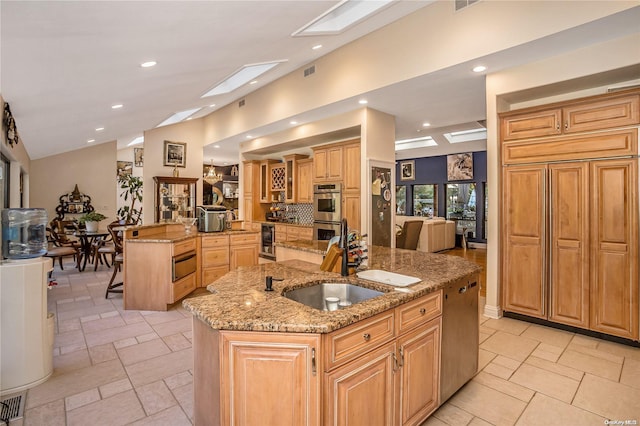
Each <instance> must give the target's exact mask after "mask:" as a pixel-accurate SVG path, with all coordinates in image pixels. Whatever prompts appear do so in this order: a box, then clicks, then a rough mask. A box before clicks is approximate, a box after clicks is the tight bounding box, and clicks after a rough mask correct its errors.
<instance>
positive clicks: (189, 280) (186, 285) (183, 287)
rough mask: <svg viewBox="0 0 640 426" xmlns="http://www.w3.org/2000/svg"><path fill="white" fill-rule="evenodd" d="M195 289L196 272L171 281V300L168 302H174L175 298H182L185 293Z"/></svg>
mask: <svg viewBox="0 0 640 426" xmlns="http://www.w3.org/2000/svg"><path fill="white" fill-rule="evenodd" d="M195 289H196V274H195V272H194V273H193V274H191V275H187V276H186V277H184V278H182V279H181V280H179V281H176V282H175V283H173V285H172V288H171V301H170V302H169V303H174V302H176V301H177V300H180V299H182V298H183V297H184V296H186V295H187V294H189V293H191V292H192V291H193V290H195Z"/></svg>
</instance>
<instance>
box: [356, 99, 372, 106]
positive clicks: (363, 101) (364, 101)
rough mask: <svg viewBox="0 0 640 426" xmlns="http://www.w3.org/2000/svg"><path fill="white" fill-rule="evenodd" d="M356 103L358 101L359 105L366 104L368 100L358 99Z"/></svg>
mask: <svg viewBox="0 0 640 426" xmlns="http://www.w3.org/2000/svg"><path fill="white" fill-rule="evenodd" d="M358 103H359V104H360V105H366V104H368V103H369V101H367V100H366V99H360V100H359V101H358Z"/></svg>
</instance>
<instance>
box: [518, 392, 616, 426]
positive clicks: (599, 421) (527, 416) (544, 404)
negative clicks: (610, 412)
mask: <svg viewBox="0 0 640 426" xmlns="http://www.w3.org/2000/svg"><path fill="white" fill-rule="evenodd" d="M604 421H605V419H604V418H602V417H600V416H598V415H595V414H593V413H591V412H589V411H587V410H583V409H581V408H578V407H574V406H572V405H570V404H567V403H565V402H562V401H558V400H557V399H554V398H551V397H549V396H546V395H544V394H541V393H538V394H536V395H535V396H534V397H533V399H532V400H531V403H529V406H527V408H526V409H525V410H524V413H522V416H520V419H518V422H517V423H516V425H517V426H540V425H604V424H605V423H604Z"/></svg>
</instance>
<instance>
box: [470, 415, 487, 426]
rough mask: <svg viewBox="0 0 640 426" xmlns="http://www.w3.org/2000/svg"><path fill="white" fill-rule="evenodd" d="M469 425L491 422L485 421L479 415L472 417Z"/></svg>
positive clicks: (484, 424) (479, 425)
mask: <svg viewBox="0 0 640 426" xmlns="http://www.w3.org/2000/svg"><path fill="white" fill-rule="evenodd" d="M469 426H492V424H491V423H489V422H485V421H484V420H482V419H481V418H479V417H474V418H473V420H471V422H469Z"/></svg>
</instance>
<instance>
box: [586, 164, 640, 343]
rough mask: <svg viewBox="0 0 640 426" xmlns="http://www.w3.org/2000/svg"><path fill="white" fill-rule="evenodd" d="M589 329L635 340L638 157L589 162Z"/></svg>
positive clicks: (636, 336)
mask: <svg viewBox="0 0 640 426" xmlns="http://www.w3.org/2000/svg"><path fill="white" fill-rule="evenodd" d="M591 199H592V201H591V217H592V221H591V303H590V307H591V329H593V330H596V331H601V332H604V333H608V334H613V335H616V336H620V337H624V338H627V339H635V340H637V339H638V160H637V159H631V160H627V159H621V160H603V161H593V162H592V163H591Z"/></svg>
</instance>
